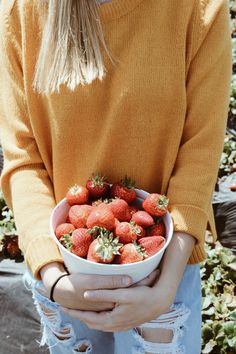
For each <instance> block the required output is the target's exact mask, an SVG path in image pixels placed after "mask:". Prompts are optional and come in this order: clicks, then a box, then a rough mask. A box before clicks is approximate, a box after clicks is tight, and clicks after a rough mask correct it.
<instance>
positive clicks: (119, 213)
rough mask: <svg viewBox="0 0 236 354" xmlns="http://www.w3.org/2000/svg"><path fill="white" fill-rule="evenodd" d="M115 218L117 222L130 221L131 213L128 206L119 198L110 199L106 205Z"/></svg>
mask: <svg viewBox="0 0 236 354" xmlns="http://www.w3.org/2000/svg"><path fill="white" fill-rule="evenodd" d="M108 205H109V207H110V208H111V211H112V213H113V215H114V217H115V218H117V219H118V220H119V221H130V219H131V213H130V211H129V204H128V203H127V202H126V201H125V200H123V199H120V198H115V199H112V201H111V202H110V203H109V204H108Z"/></svg>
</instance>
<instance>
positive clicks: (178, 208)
mask: <svg viewBox="0 0 236 354" xmlns="http://www.w3.org/2000/svg"><path fill="white" fill-rule="evenodd" d="M169 211H170V214H171V216H172V219H173V223H174V231H179V232H185V233H187V234H190V235H191V236H193V237H194V238H195V239H196V246H197V245H200V244H203V243H204V239H205V232H206V227H207V221H208V215H207V214H206V213H205V212H204V210H202V209H200V208H198V207H195V206H192V205H184V204H183V205H182V204H178V205H172V206H170V208H169ZM196 220H197V222H196Z"/></svg>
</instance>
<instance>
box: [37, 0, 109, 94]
mask: <svg viewBox="0 0 236 354" xmlns="http://www.w3.org/2000/svg"><path fill="white" fill-rule="evenodd" d="M38 3H40V5H39V6H40V7H41V10H42V9H43V11H41V14H43V13H44V17H45V13H46V14H47V15H46V17H45V18H44V28H43V33H42V42H41V47H40V50H39V55H38V60H37V64H36V69H35V77H34V81H33V87H34V89H35V90H36V91H37V92H39V93H41V94H46V95H48V94H50V93H53V92H59V89H60V86H61V85H62V84H65V85H66V86H67V87H68V88H69V89H70V90H74V89H75V88H76V86H78V85H85V84H90V83H91V82H92V81H94V80H95V79H99V80H102V79H103V78H104V75H105V67H104V62H103V58H102V53H101V48H103V49H104V50H105V53H107V54H108V56H109V58H110V59H111V60H112V58H111V55H110V54H109V50H108V48H107V45H106V43H105V39H104V35H103V30H102V26H101V22H100V19H99V14H98V8H97V6H98V5H97V3H96V0H40V1H39V2H38ZM45 11H46V12H45Z"/></svg>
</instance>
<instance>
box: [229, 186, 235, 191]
mask: <svg viewBox="0 0 236 354" xmlns="http://www.w3.org/2000/svg"><path fill="white" fill-rule="evenodd" d="M229 189H230V190H231V191H232V192H235V191H236V184H231V185H230V186H229Z"/></svg>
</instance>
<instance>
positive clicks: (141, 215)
mask: <svg viewBox="0 0 236 354" xmlns="http://www.w3.org/2000/svg"><path fill="white" fill-rule="evenodd" d="M131 221H134V222H135V223H136V224H137V225H140V226H142V227H149V226H151V225H153V224H154V220H153V218H152V216H151V215H149V214H148V213H147V212H146V211H142V210H139V211H137V212H136V213H134V214H133V215H132V218H131Z"/></svg>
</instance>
